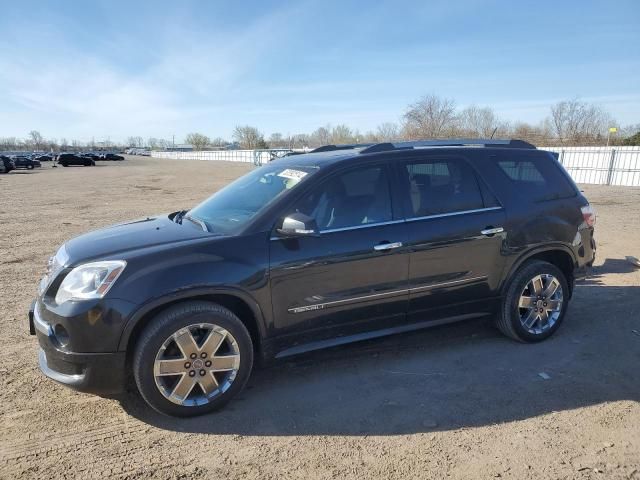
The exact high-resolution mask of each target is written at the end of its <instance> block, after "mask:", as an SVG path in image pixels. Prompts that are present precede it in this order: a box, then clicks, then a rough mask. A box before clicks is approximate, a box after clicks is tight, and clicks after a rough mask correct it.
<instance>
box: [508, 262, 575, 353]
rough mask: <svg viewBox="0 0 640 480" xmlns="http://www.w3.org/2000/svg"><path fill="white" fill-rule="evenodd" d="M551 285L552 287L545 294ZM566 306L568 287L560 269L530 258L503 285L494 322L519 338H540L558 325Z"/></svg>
mask: <svg viewBox="0 0 640 480" xmlns="http://www.w3.org/2000/svg"><path fill="white" fill-rule="evenodd" d="M538 278H540V281H541V282H542V283H539V282H538V281H537V279H538ZM552 279H555V280H556V281H557V286H555V285H556V284H555V283H553V280H552ZM552 285H553V286H555V288H556V289H555V291H554V293H553V295H549V294H550V292H551V291H552V289H551V288H550V287H551V286H552ZM568 306H569V287H568V283H567V279H566V277H565V275H564V273H563V272H562V270H560V269H559V268H558V267H556V266H555V265H553V264H551V263H548V262H544V261H541V260H531V261H528V262H526V263H525V264H523V265H522V266H521V267H520V268H519V269H518V270H517V271H516V273H515V274H514V275H513V277H512V278H511V280H510V282H509V284H508V285H507V287H506V292H505V295H504V296H503V300H502V306H501V309H500V313H499V315H498V318H497V320H496V325H497V327H498V328H499V329H500V331H501V332H502V333H503V334H505V335H506V336H507V337H510V338H512V339H514V340H517V341H519V342H524V343H535V342H540V341H542V340H545V339H547V338H549V337H550V336H551V335H553V334H554V333H555V331H556V330H558V328H560V324H561V323H562V321H563V320H564V316H565V314H566V312H567V307H568ZM551 308H553V310H551ZM541 311H542V312H541ZM539 312H540V313H539Z"/></svg>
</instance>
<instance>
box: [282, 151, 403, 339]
mask: <svg viewBox="0 0 640 480" xmlns="http://www.w3.org/2000/svg"><path fill="white" fill-rule="evenodd" d="M390 192H391V186H390V180H389V171H388V167H387V165H386V164H385V163H380V164H374V165H371V164H369V165H367V166H360V167H355V168H350V169H348V170H342V171H340V172H336V173H334V174H333V175H331V176H330V177H328V178H327V179H325V180H324V181H322V182H321V183H320V184H318V185H317V186H316V187H315V188H312V190H311V191H310V192H308V193H307V194H305V195H304V196H303V198H302V199H301V200H300V201H299V202H297V203H296V205H295V206H294V207H293V208H291V211H289V212H284V214H285V215H286V214H290V213H294V212H301V213H304V214H306V215H308V216H310V217H312V218H314V219H315V220H316V222H317V224H318V228H319V231H320V233H319V235H317V236H314V237H297V238H279V237H278V236H277V235H274V236H273V237H272V239H271V241H270V253H271V257H270V281H271V294H272V302H273V316H274V326H275V334H276V335H277V336H278V337H281V338H282V340H283V341H284V342H285V343H287V344H291V343H292V342H293V343H300V344H303V343H306V342H309V341H314V342H316V341H320V340H322V339H329V338H333V337H336V336H347V335H354V334H358V333H362V332H366V331H370V330H375V329H378V328H385V327H389V326H392V325H394V324H402V323H403V322H404V320H405V315H406V309H407V301H408V293H407V282H408V265H409V260H408V254H407V251H406V247H405V245H406V242H407V233H406V224H405V223H404V221H403V220H402V219H400V218H398V215H397V214H395V213H394V208H393V206H392V201H391V193H390Z"/></svg>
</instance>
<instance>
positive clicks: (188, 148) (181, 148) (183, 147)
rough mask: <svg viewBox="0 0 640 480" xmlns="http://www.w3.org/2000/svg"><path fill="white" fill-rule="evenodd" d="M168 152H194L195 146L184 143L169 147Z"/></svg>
mask: <svg viewBox="0 0 640 480" xmlns="http://www.w3.org/2000/svg"><path fill="white" fill-rule="evenodd" d="M166 151H167V152H193V145H189V144H188V143H182V144H178V145H169V146H168V147H167V149H166Z"/></svg>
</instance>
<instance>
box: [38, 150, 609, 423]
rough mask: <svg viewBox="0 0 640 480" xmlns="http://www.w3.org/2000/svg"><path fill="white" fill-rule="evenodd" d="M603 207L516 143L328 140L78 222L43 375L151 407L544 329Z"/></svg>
mask: <svg viewBox="0 0 640 480" xmlns="http://www.w3.org/2000/svg"><path fill="white" fill-rule="evenodd" d="M594 223H595V213H594V211H593V210H592V208H591V207H590V206H589V203H588V202H587V200H586V199H585V198H584V196H583V195H582V194H581V193H580V191H579V190H578V189H577V188H576V186H575V184H574V183H573V181H572V180H571V178H570V177H569V175H568V174H567V173H566V171H565V170H564V169H563V168H562V166H561V165H560V164H559V163H558V161H557V160H556V158H555V157H554V156H553V155H552V154H551V153H550V152H546V151H543V150H537V149H536V148H535V147H534V146H533V145H530V144H528V143H526V142H523V141H520V140H487V141H483V140H475V139H474V140H446V141H422V142H405V143H380V144H375V145H338V146H335V145H329V146H325V147H320V148H319V149H316V150H315V151H314V152H312V153H309V154H303V155H295V156H289V157H285V158H280V159H276V160H274V161H273V162H271V163H269V164H268V165H266V166H263V167H261V168H257V169H255V170H253V171H252V172H251V173H248V174H247V175H245V176H243V177H241V178H240V179H238V180H236V181H235V182H233V183H231V184H230V185H228V186H227V187H225V188H223V189H222V190H220V191H218V192H217V193H215V194H214V195H213V196H211V197H210V198H209V199H207V200H205V201H204V202H202V203H201V204H200V205H198V206H196V207H195V208H193V209H191V210H182V211H178V212H174V213H170V214H168V215H159V216H155V217H152V218H145V219H141V220H137V221H132V222H128V223H123V224H120V225H115V226H112V227H109V228H105V229H102V230H98V231H95V232H91V233H87V234H85V235H82V236H79V237H77V238H74V239H72V240H70V241H68V242H67V243H65V244H64V245H62V246H61V247H60V249H59V250H58V251H57V253H56V254H55V256H53V257H52V258H51V259H50V261H49V264H48V268H47V272H46V275H45V276H44V278H43V279H42V281H41V282H40V286H39V289H38V296H37V299H36V301H35V302H34V304H33V307H32V309H31V311H30V315H29V320H30V331H31V333H32V334H34V335H37V338H38V342H39V363H40V368H41V370H42V372H43V373H44V374H45V375H46V376H48V377H50V378H52V379H53V380H56V381H58V382H60V383H63V384H65V385H68V386H69V387H72V388H75V389H77V390H81V391H85V392H92V393H96V394H100V395H112V394H115V393H118V392H120V391H121V390H122V389H123V387H124V386H125V384H126V381H127V379H128V378H130V377H131V376H132V377H133V379H135V383H136V385H137V388H138V390H139V392H140V394H141V395H142V396H143V397H144V399H145V400H146V401H147V402H148V403H149V405H150V406H151V407H153V408H154V409H156V410H158V411H159V412H162V413H165V414H168V415H177V416H191V415H198V414H202V413H205V412H209V411H212V410H214V409H216V408H219V407H221V406H222V405H223V404H225V403H226V402H228V401H229V400H230V399H231V398H232V397H233V396H234V395H236V394H237V393H238V392H239V391H240V390H241V389H242V388H243V386H244V385H245V383H246V382H247V379H248V378H249V374H250V373H251V369H252V366H253V364H254V358H255V359H256V360H260V361H261V362H265V361H269V360H272V359H276V358H281V357H286V356H289V355H294V354H300V353H303V352H306V351H309V350H313V349H318V348H324V347H330V346H333V345H339V344H344V343H347V342H353V341H358V340H363V339H368V338H373V337H378V336H382V335H387V334H392V333H397V332H407V331H411V330H415V329H419V328H423V327H429V326H433V325H440V324H443V323H448V322H454V321H458V320H464V319H471V318H480V317H486V316H491V317H493V318H495V322H496V325H497V327H498V328H499V329H500V330H501V331H502V332H503V333H504V334H505V335H507V336H509V337H511V338H513V339H515V340H518V341H521V342H538V341H540V340H544V339H545V338H548V337H549V336H551V335H552V334H553V333H554V332H555V331H556V330H557V329H558V327H559V326H560V324H561V323H562V320H563V318H564V316H565V314H566V312H567V308H568V305H569V300H570V299H571V294H572V292H573V288H574V282H575V280H577V279H579V278H581V277H584V276H585V274H586V269H587V267H589V266H591V264H592V263H593V260H594V257H595V248H596V246H595V242H594V238H593V231H594V230H593V227H594Z"/></svg>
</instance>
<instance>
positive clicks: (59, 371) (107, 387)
mask: <svg viewBox="0 0 640 480" xmlns="http://www.w3.org/2000/svg"><path fill="white" fill-rule="evenodd" d="M29 333H31V335H36V336H37V338H38V344H39V347H40V348H39V351H38V363H39V366H40V370H41V371H42V373H43V374H44V375H45V376H47V377H49V378H50V379H52V380H55V381H56V382H58V383H61V384H63V385H66V386H68V387H70V388H73V389H75V390H78V391H81V392H87V393H93V394H96V395H101V396H111V395H115V394H117V393H121V392H122V391H123V390H124V386H125V363H126V353H125V352H112V353H111V352H109V353H76V352H69V351H65V350H64V348H63V347H61V345H60V342H59V341H58V340H57V339H56V336H55V332H54V329H53V327H52V326H51V325H50V324H49V323H47V322H46V321H45V320H44V319H43V318H42V317H41V316H40V314H39V311H38V308H37V306H36V304H35V302H34V305H32V307H31V309H30V311H29Z"/></svg>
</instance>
